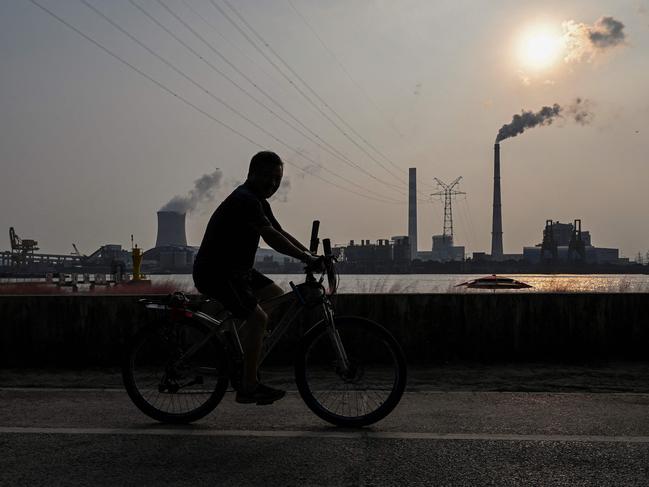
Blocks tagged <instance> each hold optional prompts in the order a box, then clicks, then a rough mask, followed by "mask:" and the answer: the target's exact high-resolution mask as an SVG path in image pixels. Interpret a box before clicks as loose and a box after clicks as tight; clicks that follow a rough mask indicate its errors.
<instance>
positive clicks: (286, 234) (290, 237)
mask: <svg viewBox="0 0 649 487" xmlns="http://www.w3.org/2000/svg"><path fill="white" fill-rule="evenodd" d="M280 233H281V234H282V235H284V237H285V238H286V240H288V241H289V242H291V243H292V244H293V245H295V246H296V247H297V248H298V249H300V250H303V251H304V252H309V249H307V248H306V247H305V246H304V245H302V244H301V243H300V241H299V240H298V239H296V238H295V237H294V236H293V235H291V234H290V233H288V232H287V231H286V230H284V229H283V228H282V229H281V230H280Z"/></svg>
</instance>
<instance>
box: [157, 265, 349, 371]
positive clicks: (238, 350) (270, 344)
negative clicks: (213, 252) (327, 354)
mask: <svg viewBox="0 0 649 487" xmlns="http://www.w3.org/2000/svg"><path fill="white" fill-rule="evenodd" d="M309 278H311V279H309ZM315 282H317V281H315V278H313V277H312V276H309V275H307V280H306V282H305V283H304V284H300V285H297V286H295V285H293V283H291V287H292V288H293V290H292V291H290V292H288V293H285V294H283V295H282V296H278V297H276V298H272V299H270V300H267V301H265V302H264V303H274V304H275V305H277V304H281V303H283V302H285V301H288V300H290V301H291V304H290V305H289V308H288V309H287V310H286V311H285V312H284V313H283V315H282V318H281V319H280V321H279V322H278V323H277V325H276V326H275V327H274V328H273V330H272V333H270V335H269V336H267V337H265V338H264V342H263V345H262V352H261V356H260V358H259V365H261V364H262V363H263V362H264V360H265V359H266V357H268V355H270V353H271V352H272V351H273V349H274V348H275V346H276V345H277V344H278V343H279V341H280V340H281V339H282V338H283V337H284V335H285V334H286V332H287V331H288V330H289V329H290V328H291V327H292V326H293V324H294V323H295V322H296V321H298V318H299V317H300V315H302V313H303V312H304V310H305V309H307V308H316V307H317V304H319V305H320V306H321V309H322V312H323V316H324V320H326V322H327V324H328V331H329V337H330V339H331V342H332V345H333V347H334V350H335V351H336V355H337V358H338V363H339V367H340V368H341V369H342V370H343V371H347V370H348V369H349V360H348V358H347V354H346V352H345V348H344V345H343V343H342V341H341V339H340V335H339V333H338V330H337V329H336V326H335V321H334V312H333V307H332V305H331V302H330V301H329V299H328V297H327V296H326V294H325V293H324V288H322V286H321V284H320V283H318V286H320V288H321V290H322V293H321V300H320V302H319V303H317V304H316V305H311V306H310V305H308V304H307V303H306V302H305V300H304V298H303V296H302V294H301V292H300V289H303V290H304V289H307V287H308V286H310V287H313V288H315V286H314V283H315ZM262 305H263V303H262ZM145 307H147V308H149V309H158V310H177V308H173V307H172V306H169V305H166V304H159V303H145ZM184 316H185V317H186V318H190V319H196V320H198V321H199V322H201V323H203V324H205V325H207V326H208V327H209V328H210V329H211V331H210V333H208V334H207V335H206V336H205V337H204V338H203V340H201V341H200V342H199V343H196V344H195V345H193V346H192V347H191V348H190V349H189V350H187V351H185V353H184V354H182V356H181V357H179V358H178V361H179V362H182V361H183V360H184V359H186V358H188V357H191V356H192V355H193V354H194V353H196V352H197V351H198V350H199V349H200V348H202V347H203V346H204V345H205V344H206V343H207V342H209V340H211V339H212V338H214V337H216V338H217V339H219V340H220V341H221V342H222V343H224V345H225V346H226V347H227V348H228V349H229V350H230V351H231V352H232V353H234V354H235V357H234V358H235V360H237V361H241V360H243V355H244V351H243V346H242V344H241V337H240V335H239V329H238V328H239V327H238V326H237V323H238V322H239V320H237V319H236V318H234V317H233V316H231V315H230V316H227V317H226V318H224V319H217V318H215V317H213V316H211V315H209V314H207V313H205V312H203V311H190V310H186V309H185V310H184ZM226 333H229V335H230V337H231V340H228V339H227V338H226V336H225V335H226Z"/></svg>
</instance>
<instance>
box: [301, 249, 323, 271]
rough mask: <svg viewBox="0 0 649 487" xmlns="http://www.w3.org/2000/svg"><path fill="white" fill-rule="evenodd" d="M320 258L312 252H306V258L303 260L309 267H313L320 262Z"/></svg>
mask: <svg viewBox="0 0 649 487" xmlns="http://www.w3.org/2000/svg"><path fill="white" fill-rule="evenodd" d="M319 258H320V257H319V256H317V255H316V254H312V253H311V252H308V251H305V252H304V256H303V258H302V259H301V260H302V262H304V263H305V264H306V265H307V267H311V266H313V265H314V264H315V263H316V262H317V261H318V259H319Z"/></svg>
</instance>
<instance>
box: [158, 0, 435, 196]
mask: <svg viewBox="0 0 649 487" xmlns="http://www.w3.org/2000/svg"><path fill="white" fill-rule="evenodd" d="M158 1H160V0H158ZM223 1H224V3H225V4H226V5H227V6H228V7H229V8H230V10H232V11H233V12H234V14H235V15H236V16H237V17H238V18H239V20H240V22H241V23H242V24H243V25H245V26H246V27H247V28H248V29H249V30H250V31H251V32H252V33H253V35H254V36H255V37H256V38H257V39H258V40H259V42H261V44H263V45H264V46H265V47H266V48H267V49H268V50H269V51H270V52H271V53H272V54H273V55H274V56H275V57H276V58H277V59H279V61H280V62H281V63H282V64H283V65H284V67H285V68H286V69H287V70H288V71H289V72H290V73H291V74H292V75H293V76H294V77H295V78H297V79H298V80H299V81H300V82H301V83H302V84H303V85H304V86H305V87H306V88H307V90H309V91H310V92H311V93H312V94H313V96H314V97H315V98H316V99H317V100H318V101H319V102H320V103H322V104H323V105H324V106H325V107H326V108H328V109H329V111H331V112H332V113H333V114H334V116H335V117H336V118H338V120H340V121H341V122H342V123H343V124H344V125H345V126H347V127H348V128H349V130H350V131H351V132H353V133H354V134H355V135H356V136H357V137H358V138H359V139H360V140H361V141H363V142H364V143H365V144H366V145H367V146H368V147H370V148H371V149H372V150H374V151H375V152H376V153H377V154H379V155H380V156H381V157H383V158H384V159H385V160H386V161H387V162H388V163H390V164H391V165H392V166H393V167H395V168H396V169H397V170H398V171H402V169H401V168H400V167H399V166H397V165H396V164H395V163H394V162H392V161H391V160H390V159H389V158H388V157H387V156H385V155H384V154H383V153H382V152H381V151H379V150H378V149H377V148H376V147H375V146H373V145H372V144H371V143H370V142H369V141H368V140H367V139H365V138H364V137H363V136H362V135H361V134H359V133H358V132H357V131H356V130H355V129H354V127H352V126H351V125H350V124H349V123H347V122H346V121H345V120H344V119H343V118H342V117H341V116H340V115H339V114H338V112H336V110H334V109H333V108H332V107H331V106H330V105H329V104H328V103H327V102H326V101H325V100H324V99H323V98H322V97H321V96H320V95H319V94H318V93H317V92H316V91H315V90H314V89H313V88H311V86H310V85H309V84H308V83H307V82H306V81H305V80H304V79H303V78H302V77H301V76H300V75H299V74H298V73H297V72H296V71H295V70H294V69H293V68H291V66H290V65H289V64H288V63H287V62H286V61H285V60H284V58H282V56H280V54H279V53H277V51H275V50H274V49H273V47H272V46H271V45H270V43H269V42H268V41H267V40H266V39H265V38H264V37H262V36H261V34H259V32H258V31H257V30H256V29H255V28H254V27H252V26H251V25H250V23H249V22H248V21H246V19H245V18H244V17H243V15H242V14H241V13H240V12H239V11H238V10H237V9H236V8H235V7H234V6H233V5H232V3H230V2H229V1H228V0H223ZM210 3H211V4H212V5H213V6H214V7H215V8H216V9H217V10H218V11H219V12H220V13H221V15H223V16H224V17H225V18H226V19H227V20H228V21H229V22H230V23H231V24H232V25H233V26H234V27H235V28H236V29H237V30H238V31H239V33H241V34H242V35H243V36H244V38H245V39H246V40H247V41H248V42H249V43H250V44H251V45H252V46H253V47H254V48H255V50H256V51H257V52H259V53H260V54H261V55H262V56H263V57H264V59H266V60H267V61H268V62H269V63H270V64H271V65H272V66H273V67H274V68H275V69H276V70H277V71H278V72H279V73H280V74H281V75H282V76H283V77H284V78H285V79H286V80H287V81H288V82H289V83H290V84H291V85H292V86H293V87H294V88H295V89H296V90H297V91H298V92H299V93H300V94H301V95H302V96H303V97H304V98H305V99H306V100H307V101H308V102H309V103H310V104H311V105H312V106H313V107H314V108H316V110H318V112H319V113H320V114H321V115H322V116H323V117H325V118H326V119H327V120H328V121H329V122H330V123H331V124H333V125H334V126H335V127H336V129H338V130H339V131H340V132H341V133H342V134H343V135H344V136H345V137H346V138H347V139H348V140H349V141H350V142H352V143H353V144H354V145H355V146H356V147H357V148H358V149H360V150H361V151H362V152H363V153H364V154H365V155H366V156H367V157H369V158H370V159H371V160H373V161H374V162H375V163H377V164H378V165H379V166H380V167H381V168H383V169H384V170H385V171H386V172H388V173H389V174H390V175H391V176H392V177H394V178H395V179H396V180H398V181H400V182H401V183H402V184H404V185H405V184H407V183H406V181H405V179H402V177H401V176H399V175H397V174H395V173H394V172H392V171H391V170H389V169H388V168H387V167H386V166H385V165H383V164H382V163H381V162H380V161H379V160H377V159H376V158H375V157H374V156H372V154H370V153H369V152H368V151H367V150H366V149H365V148H363V147H362V146H361V145H360V144H358V143H357V142H356V141H355V140H354V139H353V138H352V137H351V136H350V135H349V134H348V133H347V132H346V131H345V130H344V129H343V128H341V127H340V126H339V125H338V124H337V123H336V122H335V121H334V120H332V119H331V117H329V116H328V115H327V114H326V113H324V112H323V111H322V109H321V108H320V107H319V106H318V105H317V104H316V103H315V102H314V101H313V100H312V99H311V98H310V97H309V96H308V95H306V94H305V93H304V92H303V91H302V90H301V89H300V88H299V87H298V86H297V84H296V83H295V82H293V80H291V79H290V78H289V77H288V76H287V75H286V74H285V73H284V72H283V71H282V70H281V69H280V68H279V67H278V66H277V64H276V63H275V62H273V61H272V60H271V59H270V58H269V57H268V56H267V55H266V54H265V53H264V52H263V50H261V49H260V48H259V46H257V44H256V43H255V42H254V41H253V40H252V39H251V38H250V37H249V36H248V35H247V34H246V33H245V32H243V30H242V29H241V28H240V27H239V26H238V25H237V24H236V22H234V21H233V20H232V18H231V17H230V16H229V15H228V14H227V13H226V12H225V11H224V10H223V9H222V8H221V7H219V6H218V5H217V4H216V2H215V0H210ZM417 193H418V194H419V195H420V196H422V198H421V199H420V200H419V201H427V195H426V194H425V193H424V192H422V191H420V190H417Z"/></svg>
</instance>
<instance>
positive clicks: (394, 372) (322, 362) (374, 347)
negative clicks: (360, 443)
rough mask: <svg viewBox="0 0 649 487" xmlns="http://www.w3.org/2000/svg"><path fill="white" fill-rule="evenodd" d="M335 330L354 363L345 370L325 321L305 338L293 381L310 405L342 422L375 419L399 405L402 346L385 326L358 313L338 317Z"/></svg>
mask: <svg viewBox="0 0 649 487" xmlns="http://www.w3.org/2000/svg"><path fill="white" fill-rule="evenodd" d="M335 324H336V329H337V331H338V334H339V336H340V339H341V342H342V345H343V347H344V349H345V352H346V354H347V358H348V360H349V364H350V367H349V369H348V370H347V371H343V370H342V369H341V367H340V364H339V360H338V354H337V353H336V349H335V345H334V342H333V340H332V336H331V330H330V328H329V326H328V324H327V323H326V322H321V323H320V324H318V325H316V326H315V327H314V328H313V329H312V330H311V331H309V333H307V335H306V336H305V337H304V340H303V342H302V347H301V350H300V353H299V354H298V356H297V360H296V366H295V380H296V384H297V387H298V390H299V392H300V395H301V396H302V399H303V400H304V402H305V403H306V405H307V406H308V407H309V408H310V409H311V410H312V411H313V412H314V413H315V414H317V415H318V416H319V417H320V418H322V419H324V420H325V421H328V422H330V423H332V424H335V425H338V426H347V427H360V426H367V425H369V424H372V423H375V422H377V421H379V420H381V419H383V418H384V417H385V416H387V415H388V414H390V412H391V411H392V410H393V409H394V408H395V407H396V406H397V404H398V403H399V400H400V399H401V396H402V395H403V391H404V389H405V386H406V361H405V358H404V356H403V352H402V351H401V347H400V346H399V344H398V343H397V341H396V340H395V339H394V337H393V336H392V335H391V334H390V333H389V332H388V331H387V330H386V329H385V328H383V327H382V326H380V325H379V324H377V323H374V322H372V321H370V320H366V319H364V318H358V317H338V318H336V319H335Z"/></svg>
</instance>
